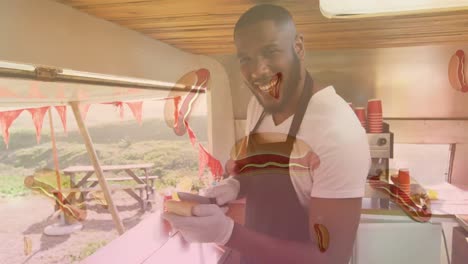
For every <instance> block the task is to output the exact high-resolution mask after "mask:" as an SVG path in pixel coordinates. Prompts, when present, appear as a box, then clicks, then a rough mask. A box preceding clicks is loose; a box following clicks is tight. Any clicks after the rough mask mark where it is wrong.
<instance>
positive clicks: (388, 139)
mask: <svg viewBox="0 0 468 264" xmlns="http://www.w3.org/2000/svg"><path fill="white" fill-rule="evenodd" d="M383 131H384V132H383V133H375V134H374V133H373V134H370V133H368V134H367V139H368V142H369V148H370V154H371V158H372V159H371V167H370V170H369V173H368V176H369V177H372V176H380V175H382V173H383V175H384V176H385V177H388V176H389V175H388V174H389V159H391V158H393V143H394V141H393V133H392V132H390V126H389V125H388V124H387V123H385V122H384V123H383Z"/></svg>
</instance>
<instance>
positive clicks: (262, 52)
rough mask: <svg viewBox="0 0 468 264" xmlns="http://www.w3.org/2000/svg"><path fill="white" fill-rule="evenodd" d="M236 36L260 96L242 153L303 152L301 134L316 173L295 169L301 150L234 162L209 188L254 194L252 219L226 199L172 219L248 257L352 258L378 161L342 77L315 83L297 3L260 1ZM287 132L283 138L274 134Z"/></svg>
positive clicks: (221, 195)
mask: <svg viewBox="0 0 468 264" xmlns="http://www.w3.org/2000/svg"><path fill="white" fill-rule="evenodd" d="M234 41H235V45H236V48H237V54H238V57H239V62H240V70H241V73H242V75H243V77H244V79H245V83H246V85H247V86H248V87H249V89H250V90H251V91H252V93H253V94H254V95H255V97H254V98H253V99H252V100H251V102H250V103H249V107H248V117H247V130H248V136H247V137H246V140H244V142H248V143H246V145H245V146H244V147H245V149H244V150H245V151H244V154H241V156H242V155H244V156H243V157H254V156H255V157H258V156H262V155H263V156H262V157H266V156H265V155H264V154H262V155H258V153H261V152H262V150H265V149H270V150H271V149H275V151H274V152H275V153H274V155H273V154H272V155H270V156H268V157H271V158H278V159H280V158H284V156H285V154H291V153H294V152H297V151H299V152H300V150H298V149H300V147H299V146H298V143H299V142H301V143H305V145H307V146H308V149H307V150H306V151H308V152H309V153H312V155H311V157H312V161H310V162H309V163H310V164H309V165H310V166H309V167H308V170H307V171H306V172H304V171H301V170H296V169H294V167H293V166H292V165H291V164H292V163H293V162H292V155H289V156H290V157H289V163H290V166H288V169H287V170H286V172H285V170H282V171H281V170H274V169H273V170H266V171H259V170H257V171H253V172H251V173H246V174H242V173H239V172H240V170H241V168H239V166H237V168H234V169H232V168H231V170H230V171H231V172H233V174H235V176H231V177H229V178H227V179H225V180H223V181H222V182H221V183H220V184H219V185H217V186H215V187H212V188H210V189H208V190H207V191H206V195H207V196H209V197H213V198H216V201H217V203H218V205H224V204H226V203H227V202H229V201H232V200H235V199H237V198H239V197H241V196H244V195H245V196H246V197H247V202H246V219H245V226H241V225H238V224H234V223H233V221H232V220H231V219H230V218H228V217H226V216H225V215H224V213H223V210H222V209H221V208H220V207H218V206H217V205H197V206H195V207H194V208H193V211H192V213H193V214H194V215H195V216H194V217H180V216H176V215H172V214H165V215H164V218H165V219H167V220H169V221H170V222H171V223H172V225H173V226H174V228H176V229H178V230H180V232H181V234H182V235H183V236H184V237H185V238H186V239H187V240H188V241H191V242H214V243H218V244H222V245H225V246H227V247H230V248H232V249H234V250H237V251H239V252H240V253H241V255H242V256H243V258H242V263H333V264H339V263H343V264H345V263H348V261H349V259H350V256H351V254H352V248H353V243H354V240H355V237H356V231H357V227H358V225H359V219H360V209H361V199H362V196H363V195H364V187H365V181H366V177H367V173H368V170H369V165H370V153H369V146H368V143H367V137H366V135H365V131H364V129H363V128H362V127H361V126H360V123H359V121H358V120H357V118H356V116H355V115H354V113H353V111H352V109H351V108H350V107H349V106H348V104H347V103H346V102H345V101H344V100H343V99H342V98H341V97H339V96H338V95H337V94H336V93H335V90H334V88H333V87H332V86H328V87H317V86H315V85H314V84H313V81H312V78H311V77H310V75H309V73H308V72H307V71H306V69H305V66H304V56H305V50H304V41H303V36H302V35H300V34H298V33H297V32H296V28H295V25H294V22H293V20H292V17H291V15H290V14H289V12H288V11H287V10H285V9H283V8H282V7H278V6H274V5H259V6H255V7H253V8H251V9H250V10H248V11H247V12H246V13H244V14H243V15H242V16H241V18H240V19H239V21H238V22H237V24H236V26H235V30H234ZM271 135H274V136H271ZM278 135H284V137H283V140H279V141H275V142H272V141H271V138H278ZM259 138H261V139H262V140H263V141H260V140H256V139H259ZM303 145H304V144H302V146H303ZM256 151H257V152H256ZM246 153H247V154H246ZM268 154H271V153H268ZM250 161H253V160H250ZM248 162H249V161H248ZM248 162H247V163H248ZM247 163H243V165H242V166H244V165H246V164H247ZM231 165H232V164H231ZM237 165H238V164H237ZM233 167H236V164H234V166H233ZM256 167H261V166H256ZM298 167H299V168H303V167H301V166H300V164H299V165H298ZM243 168H246V166H244V167H243ZM327 239H329V240H328V241H326V240H327ZM324 240H325V241H324Z"/></svg>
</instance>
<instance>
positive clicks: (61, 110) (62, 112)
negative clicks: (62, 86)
mask: <svg viewBox="0 0 468 264" xmlns="http://www.w3.org/2000/svg"><path fill="white" fill-rule="evenodd" d="M54 107H55V110H57V113H58V115H59V116H60V120H62V125H63V131H64V132H65V133H67V107H66V106H65V105H56V106H54Z"/></svg>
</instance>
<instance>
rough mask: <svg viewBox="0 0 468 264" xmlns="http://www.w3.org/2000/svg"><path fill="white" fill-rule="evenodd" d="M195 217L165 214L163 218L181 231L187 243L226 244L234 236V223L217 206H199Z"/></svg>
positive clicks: (195, 209) (196, 208)
mask: <svg viewBox="0 0 468 264" xmlns="http://www.w3.org/2000/svg"><path fill="white" fill-rule="evenodd" d="M192 214H193V215H195V216H179V215H176V214H171V213H164V214H163V215H162V217H163V218H164V219H166V220H167V221H169V222H170V223H171V225H172V227H173V228H174V229H177V230H179V232H180V233H181V234H182V236H183V237H184V238H185V240H187V242H197V243H216V244H220V245H224V244H226V243H227V242H228V241H229V239H230V238H231V235H232V229H233V228H234V221H233V220H232V219H231V218H229V217H227V216H226V215H224V213H223V211H222V209H221V208H220V207H219V206H217V205H215V204H199V205H196V206H194V207H193V209H192Z"/></svg>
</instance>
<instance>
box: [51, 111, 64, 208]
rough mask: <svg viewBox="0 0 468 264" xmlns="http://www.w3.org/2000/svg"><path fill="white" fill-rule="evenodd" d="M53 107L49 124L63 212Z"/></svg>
mask: <svg viewBox="0 0 468 264" xmlns="http://www.w3.org/2000/svg"><path fill="white" fill-rule="evenodd" d="M51 108H52V107H49V110H47V111H48V112H49V124H50V139H51V141H52V155H53V158H54V167H55V177H56V180H57V190H58V191H59V192H58V193H57V198H58V199H59V201H60V203H59V206H60V207H59V208H60V210H62V209H63V208H62V205H61V204H62V203H63V194H62V179H61V177H60V168H59V163H58V155H57V145H56V144H55V132H54V122H53V120H52V111H51Z"/></svg>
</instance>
